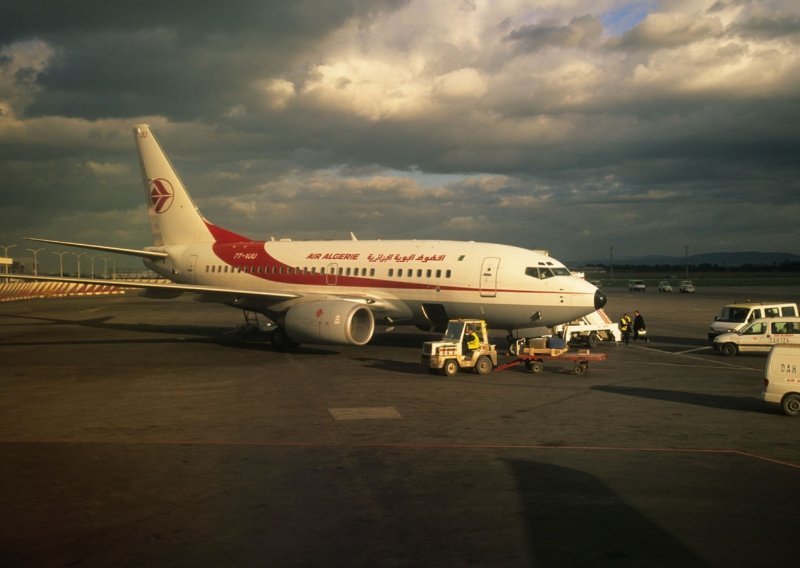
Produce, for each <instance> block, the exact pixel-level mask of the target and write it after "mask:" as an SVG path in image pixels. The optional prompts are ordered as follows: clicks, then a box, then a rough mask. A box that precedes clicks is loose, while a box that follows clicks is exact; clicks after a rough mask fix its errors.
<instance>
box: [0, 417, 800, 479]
mask: <svg viewBox="0 0 800 568" xmlns="http://www.w3.org/2000/svg"><path fill="white" fill-rule="evenodd" d="M389 408H392V407H389ZM2 444H16V445H23V444H30V445H32V444H42V445H44V444H48V445H64V446H77V445H98V446H100V445H123V444H124V445H130V446H165V447H169V446H190V447H201V446H209V447H213V446H231V447H254V448H259V447H260V448H306V449H313V448H317V449H353V450H369V449H373V450H572V451H586V452H619V453H634V452H642V453H660V454H706V455H733V456H739V457H744V458H748V459H753V460H756V461H763V462H766V463H770V464H775V465H780V466H784V467H789V468H792V469H796V470H799V471H800V464H798V463H792V462H789V461H784V460H780V459H776V458H770V457H767V456H762V455H759V454H754V453H751V452H746V451H744V450H732V449H724V448H654V447H642V448H637V447H630V448H626V447H622V446H558V445H542V444H413V443H408V444H403V443H395V444H391V443H390V444H379V443H376V444H337V443H317V442H268V441H267V442H263V441H262V442H258V441H250V442H237V441H230V440H206V441H202V440H190V441H176V440H152V441H122V440H117V441H113V440H111V441H100V440H85V441H80V440H74V441H70V440H52V441H47V440H0V445H2Z"/></svg>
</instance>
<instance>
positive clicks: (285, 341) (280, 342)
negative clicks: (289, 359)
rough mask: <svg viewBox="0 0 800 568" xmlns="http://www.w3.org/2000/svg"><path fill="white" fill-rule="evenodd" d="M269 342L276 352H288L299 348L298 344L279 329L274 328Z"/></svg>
mask: <svg viewBox="0 0 800 568" xmlns="http://www.w3.org/2000/svg"><path fill="white" fill-rule="evenodd" d="M270 341H271V342H272V346H273V347H274V348H275V349H277V350H278V351H289V350H291V349H296V348H297V347H300V344H299V343H297V342H296V341H295V340H293V339H292V338H291V337H289V336H288V335H286V332H285V331H284V330H283V328H281V327H279V328H276V329H275V331H273V332H272V337H271V338H270Z"/></svg>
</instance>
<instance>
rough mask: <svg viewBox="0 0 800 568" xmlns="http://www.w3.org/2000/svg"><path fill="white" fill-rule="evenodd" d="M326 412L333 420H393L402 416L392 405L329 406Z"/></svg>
mask: <svg viewBox="0 0 800 568" xmlns="http://www.w3.org/2000/svg"><path fill="white" fill-rule="evenodd" d="M328 412H330V414H331V416H333V419H334V420H394V419H397V418H402V416H400V413H399V412H397V409H396V408H395V407H394V406H362V407H356V408H329V409H328Z"/></svg>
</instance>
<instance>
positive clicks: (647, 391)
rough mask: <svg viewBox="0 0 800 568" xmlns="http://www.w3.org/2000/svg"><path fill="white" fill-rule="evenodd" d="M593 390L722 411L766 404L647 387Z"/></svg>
mask: <svg viewBox="0 0 800 568" xmlns="http://www.w3.org/2000/svg"><path fill="white" fill-rule="evenodd" d="M592 390H595V391H600V392H607V393H611V394H621V395H625V396H635V397H638V398H649V399H652V400H662V401H666V402H677V403H680V404H692V405H695V406H704V407H706V408H719V409H722V410H741V411H745V412H758V413H763V412H764V411H765V408H764V404H763V403H762V402H761V401H760V400H759V399H757V398H755V397H740V396H728V395H719V394H705V393H698V392H685V391H673V390H664V389H653V388H645V387H622V386H611V385H598V386H593V387H592Z"/></svg>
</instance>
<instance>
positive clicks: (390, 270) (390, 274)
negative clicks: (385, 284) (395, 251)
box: [389, 268, 394, 278]
mask: <svg viewBox="0 0 800 568" xmlns="http://www.w3.org/2000/svg"><path fill="white" fill-rule="evenodd" d="M392 276H394V268H390V269H389V278H391V277H392Z"/></svg>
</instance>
